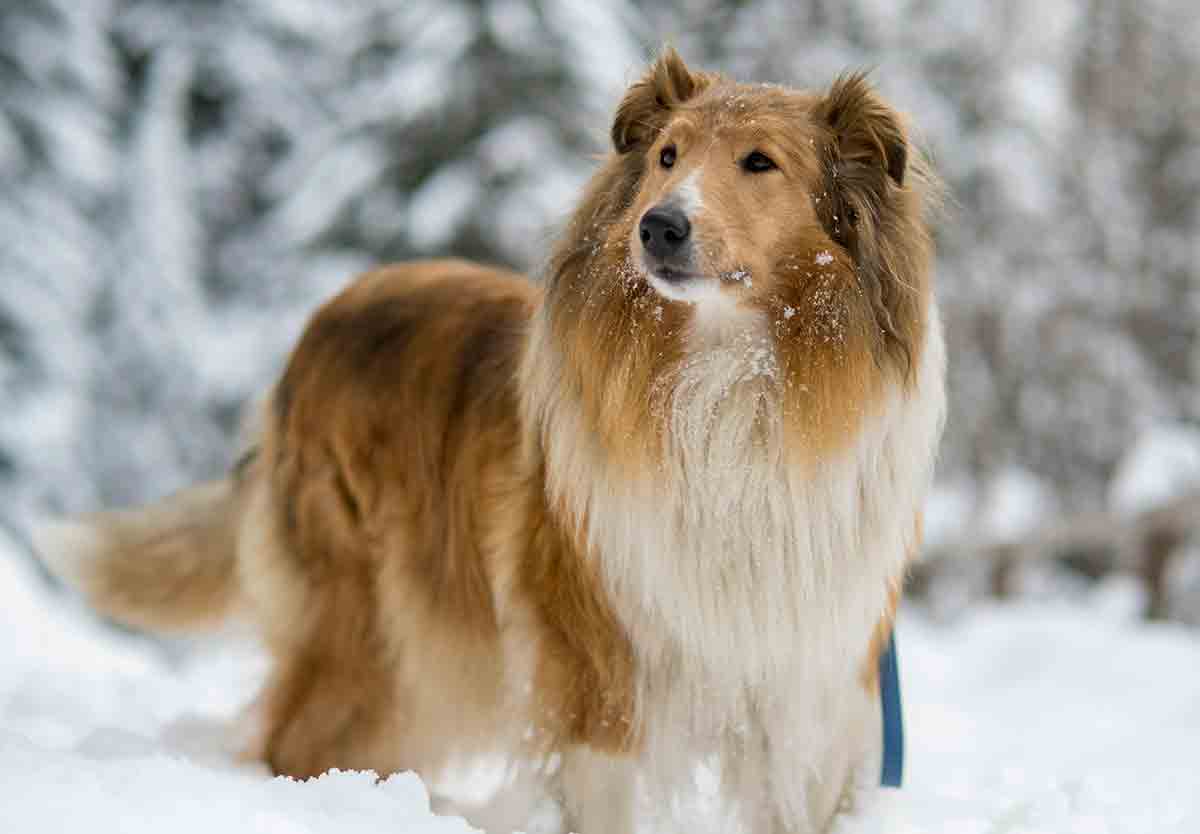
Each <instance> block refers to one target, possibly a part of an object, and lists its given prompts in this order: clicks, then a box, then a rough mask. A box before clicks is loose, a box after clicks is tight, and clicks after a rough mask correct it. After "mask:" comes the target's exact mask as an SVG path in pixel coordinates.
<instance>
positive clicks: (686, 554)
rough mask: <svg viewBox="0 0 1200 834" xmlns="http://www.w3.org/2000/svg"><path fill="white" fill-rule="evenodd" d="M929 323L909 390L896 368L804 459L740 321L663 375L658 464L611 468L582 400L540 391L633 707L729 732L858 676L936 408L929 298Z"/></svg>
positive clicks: (565, 496)
mask: <svg viewBox="0 0 1200 834" xmlns="http://www.w3.org/2000/svg"><path fill="white" fill-rule="evenodd" d="M928 334H929V335H928V338H927V343H926V345H925V348H924V350H923V351H922V367H921V369H920V371H919V374H918V378H917V380H916V388H915V390H913V391H906V390H904V389H903V388H902V387H901V386H900V384H899V383H896V384H895V385H894V389H893V390H891V391H889V392H888V394H887V397H886V400H885V401H884V402H883V403H881V405H880V407H879V408H878V409H877V410H876V413H875V414H873V415H872V416H871V417H870V418H868V419H867V420H866V421H865V422H864V425H863V427H862V429H861V430H860V431H859V434H858V436H857V438H856V439H855V440H854V441H853V442H851V443H850V444H849V446H848V447H847V448H845V449H844V450H843V451H842V452H841V453H839V454H838V455H837V456H836V457H835V458H831V459H829V460H824V461H821V462H819V464H818V465H817V466H816V468H815V469H813V468H811V467H810V468H807V469H801V468H800V467H797V466H795V465H792V464H791V463H790V461H789V458H788V455H787V442H788V439H787V438H785V436H784V430H785V429H784V422H783V415H782V407H781V397H780V391H779V388H778V386H779V385H780V381H779V379H778V378H777V377H778V375H777V373H776V370H775V368H776V366H775V357H774V355H773V352H772V348H771V345H770V341H769V340H768V339H766V338H765V337H761V338H760V337H759V336H757V335H755V334H754V332H752V331H748V332H746V333H744V334H741V335H739V336H737V337H736V338H732V339H729V340H723V341H722V343H720V344H717V345H715V346H708V347H702V348H698V349H697V350H696V351H695V352H693V353H692V354H691V355H689V356H688V357H687V358H685V359H684V360H683V361H681V362H680V363H679V364H678V365H677V366H676V367H674V368H672V369H670V370H668V371H666V372H665V373H664V375H663V376H662V377H661V379H660V380H659V381H658V387H659V389H660V390H659V391H658V394H659V396H656V397H655V398H654V400H655V403H656V406H655V408H654V410H653V412H652V414H653V417H654V418H655V419H658V420H661V421H662V425H663V427H664V428H665V431H664V432H663V437H664V441H663V443H664V449H663V454H662V460H663V463H662V465H661V469H660V470H659V471H656V472H652V473H651V476H649V477H645V478H642V479H629V478H627V477H623V476H622V473H620V472H618V471H617V469H616V467H614V466H612V465H611V463H610V458H609V456H608V455H607V454H606V451H605V449H604V448H603V447H602V446H601V444H600V442H599V441H597V440H596V439H595V437H596V432H595V431H593V430H592V429H591V427H589V426H587V425H585V420H584V418H583V415H582V413H581V410H580V408H579V407H578V405H577V404H575V403H572V402H569V401H562V400H557V401H554V402H550V403H546V402H544V403H543V404H542V407H541V409H540V419H541V420H542V421H544V422H543V424H542V426H541V434H542V437H543V439H544V444H545V450H544V451H545V455H546V459H547V471H548V490H549V493H550V495H549V498H550V499H551V501H552V502H553V503H554V504H555V505H557V506H565V507H566V508H568V511H569V512H570V514H571V516H572V517H573V518H574V519H575V520H576V522H577V523H579V524H582V525H584V527H583V529H582V530H581V533H582V534H583V538H584V540H585V541H586V542H587V545H588V549H589V555H590V556H591V557H592V558H595V559H596V560H598V566H599V569H600V574H601V576H602V577H603V581H604V582H605V584H606V586H607V587H608V589H609V592H610V596H611V598H612V600H613V603H614V606H615V608H616V610H617V613H618V616H619V617H620V618H621V620H622V622H623V624H624V625H625V627H626V629H627V630H628V632H629V634H630V635H631V636H632V638H633V642H634V648H635V653H636V655H637V661H638V666H639V669H640V670H641V672H640V674H641V677H642V685H643V688H644V697H643V698H642V699H640V701H639V703H641V704H642V705H643V708H644V709H648V710H654V711H658V707H656V706H655V705H656V704H658V703H659V702H660V701H661V699H660V698H658V697H657V696H658V695H660V694H662V693H664V692H666V691H670V692H671V693H673V695H672V697H671V699H670V700H671V701H672V703H671V704H659V706H665V707H666V708H667V709H668V710H669V711H670V712H671V713H673V715H674V717H675V718H676V719H677V720H681V721H685V722H686V723H689V724H692V725H693V728H694V730H695V731H697V732H724V731H726V730H728V729H729V727H728V724H729V723H731V722H737V721H740V720H743V719H744V717H745V716H746V715H747V714H749V713H753V712H757V711H761V710H762V709H764V708H770V706H771V705H772V703H774V702H775V701H777V700H780V699H787V698H792V697H796V696H795V692H796V691H797V690H805V689H806V687H807V688H809V689H811V685H810V683H811V682H824V684H825V685H826V686H828V687H829V688H830V692H828V693H816V692H807V693H806V694H805V695H804V696H803V697H805V698H817V699H820V700H822V701H824V700H826V699H831V700H832V701H836V698H837V694H836V693H837V691H844V690H845V687H851V686H857V685H858V684H857V680H858V676H859V674H860V672H861V669H862V664H863V662H864V661H865V659H866V651H867V646H868V643H869V640H870V635H871V633H872V629H873V628H874V627H875V626H876V624H877V623H878V622H879V620H880V619H881V617H882V616H883V615H884V613H885V611H886V608H887V597H888V589H889V587H891V585H892V584H893V583H894V582H896V581H897V579H898V577H899V576H900V574H901V572H902V570H903V565H904V562H905V560H906V558H907V555H908V554H909V553H910V552H911V550H912V548H913V546H914V543H915V536H916V535H917V533H916V524H915V519H916V515H917V512H918V509H919V502H920V501H921V500H922V499H923V496H924V494H925V492H926V489H927V486H928V482H929V479H930V476H931V470H932V461H933V457H934V448H935V444H936V442H937V438H938V435H939V433H940V429H941V423H942V419H943V412H944V393H943V391H942V384H941V378H942V365H943V363H944V354H943V348H942V338H941V331H940V325H939V323H938V321H937V317H936V310H931V315H930V326H929V330H928ZM540 347H541V348H542V349H543V350H550V351H553V350H554V348H553V346H551V345H548V344H546V343H544V342H543V344H542V345H541V346H540ZM561 361H562V359H561V357H556V358H554V359H553V360H552V361H551V362H550V363H549V365H548V366H547V370H549V371H553V370H554V368H553V366H554V365H555V364H558V363H560V362H561ZM543 390H547V391H548V390H550V388H549V384H548V383H547V386H546V388H545V389H543ZM680 694H682V695H683V697H682V698H681V697H679V696H680ZM824 708H825V707H822V709H824ZM828 709H836V705H833V706H828ZM656 718H657V716H656Z"/></svg>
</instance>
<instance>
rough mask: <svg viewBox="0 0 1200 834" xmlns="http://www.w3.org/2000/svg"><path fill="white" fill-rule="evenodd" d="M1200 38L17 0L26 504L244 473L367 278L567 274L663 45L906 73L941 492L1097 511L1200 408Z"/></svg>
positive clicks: (913, 23) (12, 376)
mask: <svg viewBox="0 0 1200 834" xmlns="http://www.w3.org/2000/svg"><path fill="white" fill-rule="evenodd" d="M1198 27H1200V11H1198V10H1197V9H1196V8H1195V7H1194V4H1183V3H1177V2H1172V1H1171V0H1146V2H1141V1H1140V0H1064V2H1061V3H1053V4H1046V3H1044V2H1035V0H1017V2H1014V3H1006V4H996V3H989V2H985V0H966V2H962V0H904V1H903V2H897V3H881V2H879V1H878V0H841V1H840V2H837V3H834V2H830V1H829V0H810V2H807V3H802V4H797V3H794V2H787V1H786V0H741V2H716V0H669V2H656V3H650V2H633V0H612V1H611V2H606V3H593V2H588V0H563V1H562V2H550V0H542V2H537V1H536V0H403V2H397V0H353V1H352V2H345V0H342V2H337V1H336V0H204V1H203V2H202V1H201V0H193V1H192V2H184V0H17V2H10V3H5V4H4V7H3V9H2V10H0V275H2V276H3V277H2V278H0V281H2V292H0V393H2V396H3V401H4V403H5V409H4V411H3V413H2V414H0V496H2V497H3V498H4V501H3V502H2V504H0V507H2V508H0V515H8V516H9V517H10V518H17V517H20V516H24V515H26V514H27V513H29V512H31V511H34V510H46V509H54V510H59V509H67V510H78V509H83V508H89V507H93V506H95V505H97V504H99V503H113V502H125V501H130V500H137V499H142V498H147V497H150V496H152V495H155V494H158V493H161V492H163V491H164V490H166V489H170V488H172V487H174V486H177V485H179V484H181V483H183V482H185V481H188V480H191V479H193V478H196V477H201V476H206V475H212V474H214V473H216V472H218V471H219V470H220V469H221V468H222V467H223V466H224V465H226V464H227V463H228V460H229V456H230V454H231V449H230V444H229V438H230V435H231V434H232V432H233V431H234V430H235V424H236V420H237V415H238V413H239V412H240V410H241V409H242V407H243V406H244V404H245V403H246V402H247V401H248V400H249V399H250V398H251V397H252V396H253V395H254V394H255V393H256V392H259V391H261V390H262V389H263V387H264V386H265V384H266V383H267V381H268V380H269V379H270V378H271V377H272V375H273V374H274V373H275V372H277V370H278V368H279V365H280V363H281V361H282V358H283V356H284V355H285V352H286V350H287V348H288V347H289V345H290V344H291V343H292V341H293V340H294V338H295V337H296V335H297V334H298V332H299V329H300V327H301V325H302V322H303V320H304V317H305V316H306V315H307V313H308V312H309V311H310V310H311V309H312V307H313V305H314V304H315V303H316V302H317V301H318V300H319V299H321V298H323V297H325V296H326V295H328V294H329V293H330V292H332V291H333V290H334V289H335V288H337V287H338V286H340V285H341V284H342V283H343V282H344V281H345V280H346V279H347V278H348V277H349V276H350V275H352V274H353V273H354V272H355V271H357V270H359V269H361V268H364V267H366V266H368V265H370V264H372V263H376V262H379V261H381V260H387V259H394V258H405V257H413V256H420V255H428V254H445V253H455V254H459V255H462V256H467V257H476V258H485V259H489V260H498V261H503V262H507V263H510V264H513V265H516V266H519V267H523V268H527V269H530V270H536V268H537V266H538V264H539V259H540V258H541V257H542V254H543V252H544V251H545V249H546V242H547V239H548V237H549V235H550V234H552V231H553V229H554V227H555V225H556V223H557V222H558V221H559V220H560V219H561V218H562V216H563V214H564V212H565V211H566V210H567V209H568V208H569V206H570V204H571V201H572V199H573V198H574V195H575V194H576V192H577V189H578V186H579V184H580V183H581V182H582V180H583V178H584V177H585V176H586V174H587V172H588V170H589V168H590V166H591V164H592V163H591V156H592V155H593V154H595V153H597V152H601V151H603V150H604V148H605V141H606V139H605V137H606V134H607V117H608V112H609V111H610V109H611V107H612V106H613V105H614V104H615V102H616V100H617V98H618V96H619V95H620V91H621V89H622V87H623V86H624V84H625V83H627V82H628V81H629V80H630V79H631V78H633V77H634V76H635V75H636V73H637V72H638V71H639V69H640V66H641V65H642V63H643V61H644V60H645V59H646V58H647V57H648V56H649V55H650V53H651V52H652V51H653V49H654V48H656V46H657V45H658V44H659V43H661V42H662V41H664V40H670V41H672V42H674V43H675V44H676V45H677V46H678V47H680V49H681V50H682V51H683V52H684V54H685V55H686V56H687V57H688V58H689V59H690V60H693V61H694V62H696V63H700V64H704V65H706V66H710V67H719V68H721V69H723V70H725V71H726V72H728V73H729V74H732V75H735V76H737V77H742V78H754V79H764V80H777V81H783V82H794V83H800V84H822V83H826V82H827V81H828V80H829V79H830V78H832V77H833V76H834V75H836V74H837V73H838V72H840V71H842V70H844V69H846V68H848V67H860V66H873V67H876V68H877V69H876V72H875V79H876V81H877V82H878V83H879V85H880V86H881V87H882V88H883V89H884V91H885V92H886V93H887V94H888V95H889V96H890V97H891V98H892V99H893V100H895V101H896V102H897V103H899V104H900V106H901V107H902V108H904V109H905V110H907V111H909V112H910V113H911V114H912V115H913V117H914V121H915V122H916V123H917V124H918V125H919V127H920V129H921V133H922V134H923V136H924V137H925V139H926V140H927V142H928V144H929V145H930V146H931V147H932V149H933V152H934V155H935V157H936V161H937V164H938V166H939V168H940V169H941V171H942V173H943V174H944V175H945V176H946V178H947V180H948V181H949V183H950V185H951V190H952V193H953V195H954V197H955V200H956V205H955V206H954V207H953V208H952V210H951V211H950V213H949V215H948V219H947V220H946V222H945V223H944V225H943V229H942V233H941V244H942V257H941V262H940V266H939V282H940V286H941V290H942V298H943V312H944V318H945V319H946V321H947V327H948V335H949V339H950V343H951V356H952V365H951V382H952V409H953V412H952V418H951V423H950V426H949V433H948V437H947V443H946V447H945V454H944V456H943V458H944V460H943V472H944V473H945V474H946V475H948V476H952V477H954V478H955V479H956V480H957V481H959V482H963V483H969V482H971V481H973V480H974V481H978V482H980V483H981V484H986V483H987V482H988V481H989V479H990V478H992V476H993V475H994V474H996V473H1002V472H1005V471H1008V470H1009V469H1010V468H1012V467H1018V468H1020V469H1021V470H1022V471H1027V472H1029V473H1030V475H1031V477H1034V478H1037V479H1040V480H1042V481H1044V482H1045V483H1047V484H1048V485H1050V486H1051V487H1052V488H1053V489H1054V490H1055V491H1056V492H1057V493H1059V494H1060V496H1061V497H1062V501H1061V505H1062V506H1063V507H1064V508H1070V507H1073V506H1074V507H1077V506H1080V505H1085V504H1090V503H1097V502H1100V501H1101V500H1102V498H1103V496H1104V494H1105V489H1106V482H1107V480H1108V477H1109V473H1110V472H1111V470H1112V468H1113V466H1114V465H1115V462H1116V461H1117V459H1118V458H1119V457H1120V455H1121V453H1122V451H1123V450H1124V449H1126V448H1127V447H1128V446H1129V445H1130V444H1131V442H1132V439H1133V437H1134V436H1135V435H1136V434H1137V433H1138V432H1139V431H1140V430H1141V429H1143V428H1144V427H1145V426H1146V425H1147V424H1148V423H1151V422H1155V421H1161V420H1171V421H1183V422H1184V423H1187V422H1189V421H1190V422H1192V423H1194V422H1196V421H1197V419H1198V418H1200V396H1198V394H1197V391H1198V390H1200V389H1198V388H1197V385H1196V381H1197V374H1200V347H1198V344H1197V338H1196V335H1197V326H1198V325H1197V321H1198V320H1200V319H1198V316H1197V313H1200V309H1197V308H1198V307H1200V288H1198V285H1200V281H1197V267H1196V264H1197V262H1198V257H1197V256H1200V252H1198V251H1197V246H1198V245H1200V236H1198V235H1197V227H1196V224H1197V210H1198V207H1197V200H1198V199H1200V188H1198V187H1197V186H1198V185H1200V182H1198V181H1200V152H1198V151H1197V148H1200V142H1198V141H1197V140H1198V138H1200V104H1198V102H1200V99H1197V97H1196V96H1195V94H1194V92H1193V91H1194V90H1195V89H1197V83H1198V82H1200V77H1198V76H1200V54H1197V53H1196V50H1195V49H1194V44H1195V43H1197V42H1198V35H1200V31H1198ZM974 493H977V494H980V495H986V494H989V490H988V489H982V488H981V489H978V490H975V491H974ZM960 503H961V502H960ZM978 514H979V517H980V518H982V517H984V516H985V515H986V508H979V509H978Z"/></svg>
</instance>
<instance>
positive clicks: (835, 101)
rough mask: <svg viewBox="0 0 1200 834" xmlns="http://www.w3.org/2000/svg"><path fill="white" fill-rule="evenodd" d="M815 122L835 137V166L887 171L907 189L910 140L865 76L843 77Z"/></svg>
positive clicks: (830, 90) (818, 113)
mask: <svg viewBox="0 0 1200 834" xmlns="http://www.w3.org/2000/svg"><path fill="white" fill-rule="evenodd" d="M816 118H817V121H818V123H819V124H821V125H823V126H824V127H825V128H827V129H828V130H829V131H830V132H831V134H832V137H833V148H832V150H833V155H834V160H833V161H834V162H837V163H841V164H842V165H843V166H851V165H865V166H868V167H873V168H876V169H878V170H881V171H885V172H886V173H887V175H888V176H889V177H891V178H892V180H893V181H895V183H896V185H904V173H905V169H906V167H907V165H908V138H907V137H906V136H905V132H904V124H903V122H902V121H901V119H900V116H899V115H898V114H897V113H896V111H894V110H893V109H892V108H891V107H889V106H888V105H887V104H885V103H884V102H883V100H882V99H881V98H880V97H879V96H878V95H877V94H876V93H875V90H874V89H873V88H872V87H871V84H870V82H868V81H867V78H866V75H865V74H864V73H851V74H848V75H843V76H841V77H840V78H838V79H837V80H836V81H834V82H833V86H832V87H830V89H829V92H828V93H827V94H826V95H825V97H824V98H823V99H821V101H820V103H819V104H818V105H817V112H816Z"/></svg>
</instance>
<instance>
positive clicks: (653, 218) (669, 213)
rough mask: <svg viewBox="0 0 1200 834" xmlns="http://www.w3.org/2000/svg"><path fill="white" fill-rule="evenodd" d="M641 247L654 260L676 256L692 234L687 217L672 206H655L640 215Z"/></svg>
mask: <svg viewBox="0 0 1200 834" xmlns="http://www.w3.org/2000/svg"><path fill="white" fill-rule="evenodd" d="M638 233H639V234H640V235H641V238H642V246H645V247H646V251H647V252H649V253H650V255H651V256H653V257H655V258H670V257H671V256H673V255H678V254H679V251H680V250H681V249H683V247H684V244H686V243H687V241H688V237H689V236H690V235H691V233H692V224H691V223H690V222H688V219H687V215H686V214H684V213H683V212H682V211H681V210H680V209H677V208H675V207H674V206H656V207H655V208H652V209H650V211H648V212H646V213H645V214H643V215H642V222H641V223H639V224H638Z"/></svg>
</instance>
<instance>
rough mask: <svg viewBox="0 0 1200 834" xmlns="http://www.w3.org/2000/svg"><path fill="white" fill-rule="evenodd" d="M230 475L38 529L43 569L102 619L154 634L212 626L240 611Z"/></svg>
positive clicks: (235, 492)
mask: <svg viewBox="0 0 1200 834" xmlns="http://www.w3.org/2000/svg"><path fill="white" fill-rule="evenodd" d="M240 492H241V489H240V488H239V484H238V483H237V482H236V478H235V477H231V478H226V479H224V480H219V481H211V482H209V483H204V484H200V485H199V486H194V487H191V488H189V489H185V490H183V491H181V492H178V493H176V494H175V495H172V496H171V497H169V498H167V499H165V500H163V501H160V502H158V503H156V504H151V505H149V506H145V507H139V508H137V509H131V510H121V511H117V512H106V513H96V514H94V515H90V516H84V517H81V518H77V519H72V520H68V521H51V522H46V523H43V524H42V525H41V526H40V527H38V528H37V529H35V530H34V531H33V539H34V545H35V547H36V549H37V551H38V554H39V556H40V557H41V559H42V561H43V562H44V563H45V564H46V566H47V567H48V568H49V569H50V570H51V571H52V572H53V573H54V574H56V575H57V576H58V577H59V578H61V579H62V580H63V581H64V582H66V583H67V584H68V585H71V586H73V587H75V588H77V589H78V590H79V591H80V592H81V593H83V595H84V596H86V597H87V599H88V601H89V602H90V603H91V604H92V606H93V607H95V608H96V609H97V610H98V611H100V612H101V613H103V614H105V615H107V616H109V617H112V618H113V619H115V620H118V621H120V622H122V623H126V624H128V625H131V626H134V627H137V628H144V629H150V630H156V631H186V630H196V629H204V628H210V627H215V626H217V625H219V624H220V623H221V622H222V621H223V620H225V619H226V617H227V616H229V615H230V614H231V613H233V610H234V609H235V608H236V607H237V601H238V582H237V527H238V518H239V516H240V513H239V511H238V503H239V493H240Z"/></svg>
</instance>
